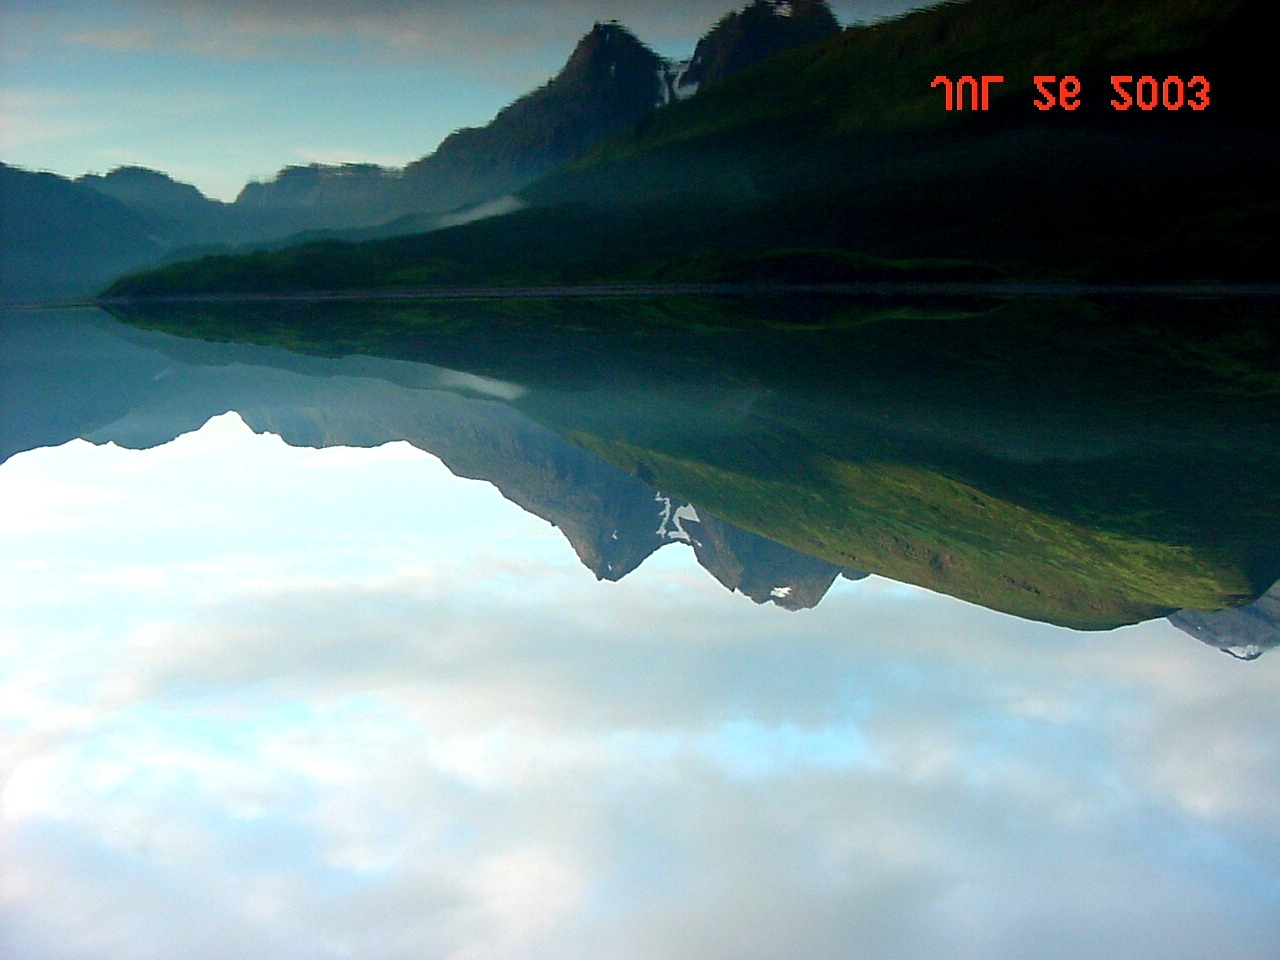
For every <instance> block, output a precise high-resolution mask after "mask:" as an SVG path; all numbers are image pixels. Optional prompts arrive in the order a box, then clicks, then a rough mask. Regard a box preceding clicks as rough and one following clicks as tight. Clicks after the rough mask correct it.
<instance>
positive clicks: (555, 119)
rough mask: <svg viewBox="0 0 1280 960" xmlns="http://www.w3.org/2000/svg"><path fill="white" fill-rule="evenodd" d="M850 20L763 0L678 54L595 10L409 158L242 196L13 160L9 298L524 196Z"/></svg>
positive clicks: (1, 195)
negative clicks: (527, 78)
mask: <svg viewBox="0 0 1280 960" xmlns="http://www.w3.org/2000/svg"><path fill="white" fill-rule="evenodd" d="M838 30H839V24H838V23H837V22H836V20H835V17H834V15H832V13H831V11H830V9H829V8H828V7H827V5H826V2H825V0H794V2H784V0H754V2H752V3H751V4H750V5H748V6H747V7H746V8H744V9H743V10H741V11H737V12H733V13H730V14H727V15H726V16H725V17H724V18H722V19H721V20H720V21H719V22H718V23H717V24H716V25H715V26H713V27H712V28H711V30H710V31H709V32H708V33H707V34H706V35H705V36H704V37H702V39H700V40H699V41H698V44H697V47H696V48H695V50H694V52H693V54H692V56H691V58H690V59H689V60H687V61H681V62H673V61H670V60H667V59H664V58H663V57H661V56H659V55H658V54H657V53H655V52H654V51H653V50H652V49H650V48H649V47H648V46H646V45H645V44H644V43H643V42H641V41H640V40H639V39H638V38H637V37H636V36H635V35H634V34H633V33H631V32H630V31H629V30H627V28H626V27H624V26H622V25H621V24H619V23H616V22H607V23H597V24H596V25H595V26H593V27H592V28H591V30H589V31H588V32H587V33H586V34H585V35H584V36H583V37H582V39H581V40H580V41H579V42H578V44H577V45H576V47H575V48H574V50H573V52H572V53H571V55H570V56H569V58H568V60H567V61H566V62H565V65H564V66H563V67H562V68H561V69H560V70H559V71H558V72H557V73H556V75H555V76H554V77H552V78H551V79H550V80H549V81H548V82H547V83H545V84H543V85H542V86H541V87H539V88H537V89H536V90H533V91H531V92H530V93H528V94H525V95H524V96H522V97H520V98H519V99H517V100H516V101H515V102H513V103H512V104H510V105H509V106H507V107H506V108H504V109H503V110H501V111H499V112H498V114H497V115H496V116H495V117H494V118H493V119H492V120H491V121H490V122H489V123H487V124H485V125H483V126H478V127H470V128H465V129H462V130H457V131H455V132H454V133H452V134H450V135H449V136H448V137H446V138H445V139H444V140H443V141H442V142H441V143H440V145H439V146H438V147H437V149H436V150H435V151H433V152H432V153H430V154H428V155H426V156H424V157H422V158H420V159H418V160H415V161H413V162H412V163H410V164H408V165H407V166H405V167H404V168H402V169H395V168H389V167H381V166H377V165H375V164H369V163H346V164H336V165H329V164H309V165H303V166H287V167H284V168H283V169H281V170H280V171H279V172H278V173H277V174H276V175H275V176H274V177H273V178H271V179H270V180H266V181H260V182H259V181H254V182H250V183H248V184H246V185H245V187H244V188H243V189H242V190H241V192H240V194H239V195H238V196H237V198H236V200H235V201H234V202H232V203H224V202H222V201H218V200H213V199H210V198H209V197H206V196H204V195H203V194H202V193H201V192H200V191H199V190H198V189H197V188H196V187H194V186H192V185H191V184H187V183H182V182H179V181H177V180H175V179H174V178H173V177H170V176H169V175H168V174H166V173H163V172H161V171H157V170H151V169H148V168H144V167H137V166H124V167H117V168H115V169H113V170H111V171H109V172H107V173H105V174H100V173H89V174H85V175H83V176H81V177H79V178H77V179H75V180H74V181H73V180H70V179H68V178H66V177H60V176H56V175H54V174H37V173H34V172H32V171H27V170H21V169H18V168H15V167H8V166H6V167H4V171H3V185H4V190H3V191H0V214H2V215H3V220H4V225H5V229H4V233H3V235H0V267H2V269H0V297H2V298H3V299H6V300H24V299H42V298H52V297H67V296H71V297H75V296H85V295H89V294H92V293H96V292H98V291H99V290H101V289H102V287H103V286H105V285H106V283H108V282H109V281H110V280H111V279H113V278H114V277H116V276H119V275H121V274H123V273H126V272H130V271H133V270H137V269H140V268H143V267H146V266H155V265H159V264H162V263H164V262H166V261H172V260H182V259H189V258H191V257H193V256H199V255H203V254H205V253H210V252H215V251H219V250H221V251H225V250H227V249H234V248H240V247H244V246H262V245H266V246H281V245H287V244H289V243H291V242H294V241H300V240H303V239H312V238H315V237H316V235H317V232H319V234H320V235H321V236H331V235H334V233H335V232H336V233H338V234H340V235H342V236H343V237H344V238H348V239H368V238H371V237H377V236H393V235H397V234H404V233H415V232H420V231H423V230H429V229H433V228H435V227H442V226H450V225H452V224H454V223H457V222H459V221H460V220H466V219H475V218H477V217H483V216H488V215H492V214H495V213H502V212H507V211H509V210H511V209H514V208H516V207H518V206H519V205H520V204H519V203H516V202H514V201H512V202H507V203H503V202H501V198H504V197H509V195H510V194H512V193H513V192H514V191H516V190H519V189H520V188H522V187H524V186H526V185H528V184H529V183H531V182H532V181H534V180H536V179H537V178H539V177H541V176H542V175H544V174H546V173H548V172H549V171H551V170H554V169H556V168H557V167H559V166H560V165H562V164H564V163H565V162H566V161H568V160H570V159H571V158H573V157H574V156H576V155H578V154H580V153H582V152H583V151H584V150H587V149H589V148H591V147H593V146H594V145H596V144H598V143H600V142H602V141H603V140H605V139H607V138H609V137H610V136H613V135H615V134H617V133H618V132H620V131H622V130H624V129H625V128H627V127H629V126H631V125H633V124H635V123H637V122H638V121H640V120H642V119H643V118H644V117H646V116H647V115H649V114H651V113H652V112H653V111H654V110H655V109H658V108H660V107H662V106H664V105H666V104H668V103H670V102H672V101H674V100H677V99H687V98H688V97H690V96H692V95H693V93H694V92H696V91H697V90H698V89H699V88H701V87H703V86H705V85H707V84H709V83H713V82H715V81H718V80H720V79H722V78H724V77H725V76H728V75H730V74H732V73H734V72H737V71H741V70H743V69H746V68H747V67H750V66H752V65H754V64H755V63H758V62H759V61H760V60H762V59H764V58H767V57H769V56H772V55H774V54H776V53H780V52H783V51H786V50H789V49H792V48H794V47H795V46H797V45H800V44H803V43H808V42H810V41H812V40H814V39H819V38H821V37H823V36H826V35H828V34H830V33H832V32H835V31H838ZM55 180H56V181H57V182H56V183H54V182H53V181H55ZM51 192H52V193H51ZM51 195H56V201H55V206H54V208H56V209H57V210H58V215H57V217H56V218H51V217H50V216H49V215H48V211H49V209H51V208H50V206H49V203H50V201H49V200H48V199H47V198H48V197H49V196H51ZM40 197H44V198H46V199H43V200H42V199H38V198H40ZM495 201H498V202H497V203H495ZM460 210H462V211H469V212H465V213H462V214H459V212H458V211H460ZM55 219H56V223H55V222H54V220H55ZM59 225H63V226H65V227H66V229H65V230H62V233H61V234H59V237H60V239H59V240H58V242H56V243H53V242H52V241H50V240H49V239H48V236H46V235H48V234H50V233H51V232H52V233H58V230H60V229H61V227H60V226H59ZM42 238H43V239H42Z"/></svg>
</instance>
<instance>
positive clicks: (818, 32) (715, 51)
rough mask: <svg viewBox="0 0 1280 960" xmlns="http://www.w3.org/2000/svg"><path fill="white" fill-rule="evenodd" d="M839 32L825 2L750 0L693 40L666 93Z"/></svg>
mask: <svg viewBox="0 0 1280 960" xmlns="http://www.w3.org/2000/svg"><path fill="white" fill-rule="evenodd" d="M839 30H840V24H839V22H838V21H837V20H836V18H835V14H833V13H832V12H831V8H830V7H828V6H827V4H826V0H755V2H754V3H752V4H751V5H750V6H748V7H746V8H745V9H743V10H741V11H734V12H732V13H727V14H725V15H724V16H723V17H722V18H721V19H720V21H719V22H718V23H717V24H716V25H715V26H714V27H712V28H711V30H710V31H709V32H708V33H707V35H706V36H704V37H703V38H702V39H701V40H699V41H698V45H697V46H696V47H695V48H694V51H693V56H692V57H691V58H690V59H689V60H688V61H687V62H686V63H683V64H680V66H679V69H678V70H677V72H676V73H675V76H674V77H673V80H672V92H673V94H674V96H675V97H676V98H678V99H684V98H685V97H689V96H692V95H693V94H694V93H696V92H697V90H698V88H699V87H701V86H703V85H705V84H708V83H714V82H715V81H717V80H722V79H724V78H725V77H727V76H729V75H730V74H732V73H737V72H738V71H739V70H745V69H747V68H748V67H753V66H755V65H756V64H757V63H759V62H760V61H762V60H765V59H767V58H768V57H772V56H774V55H776V54H779V53H785V52H786V51H788V50H793V49H795V48H796V47H801V46H804V45H805V44H807V43H813V42H815V41H817V40H821V39H823V38H824V37H829V36H831V34H833V33H838V32H839Z"/></svg>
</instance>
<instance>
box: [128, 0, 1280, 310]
mask: <svg viewBox="0 0 1280 960" xmlns="http://www.w3.org/2000/svg"><path fill="white" fill-rule="evenodd" d="M1263 13H1264V5H1263V4H1262V3H1260V2H1259V0H1236V2H1220V3H1219V2H1213V3H1210V2H1206V0H1127V2H1123V3H1121V2H1117V0H1037V2H1033V0H970V2H967V3H958V4H945V5H942V6H940V7H937V8H933V9H930V10H924V11H920V12H917V13H915V14H912V15H910V16H907V17H904V18H902V19H900V20H897V21H893V22H890V23H886V24H882V25H878V26H875V27H869V28H857V29H850V30H846V31H843V32H842V33H840V34H839V35H836V36H833V37H831V38H830V39H828V40H824V41H822V42H819V43H816V44H812V45H809V46H806V47H803V48H801V49H799V50H796V51H793V52H791V53H789V54H785V55H782V56H779V57H774V58H771V59H769V60H767V61H765V62H763V63H760V64H758V65H757V66H755V67H753V68H751V69H748V70H745V71H743V72H741V73H738V74H734V75H732V76H730V77H728V78H726V79H724V80H723V81H721V82H719V83H716V84H711V85H709V86H708V87H707V88H706V89H705V90H704V91H701V92H700V93H699V94H698V95H697V96H696V97H693V98H692V99H690V100H687V101H684V102H681V103H676V104H672V105H670V106H668V107H666V108H663V109H661V110H659V111H656V112H655V113H653V114H652V115H650V116H649V117H648V118H646V119H644V120H642V121H641V122H640V123H639V124H637V125H636V126H635V127H634V128H633V129H632V130H630V131H628V132H626V133H623V134H622V135H621V136H619V137H616V138H614V139H612V140H609V141H607V142H605V143H603V144H601V145H600V146H598V147H596V148H594V149H593V150H591V151H590V152H588V153H587V154H586V155H585V156H583V157H580V158H579V159H578V160H576V161H575V162H573V163H570V164H569V165H567V166H564V167H562V168H561V169H559V170H558V171H556V172H554V173H552V174H550V175H549V176H547V177H545V178H544V179H542V180H541V181H538V182H536V183H534V184H533V185H531V186H529V187H528V188H526V189H525V190H524V191H523V192H522V193H523V196H524V197H525V198H526V199H527V200H529V201H530V202H531V203H532V204H533V208H532V209H526V210H524V211H521V212H519V213H516V214H512V215H508V216H505V217H499V218H495V219H493V220H489V221H483V222H477V223H471V224H467V225H464V226H459V227H454V228H451V229H448V230H443V231H439V232H436V233H432V234H426V235H420V236H412V237H400V238H394V239H389V240H378V241H373V242H369V243H362V244H344V243H318V244H311V245H307V246H303V247H299V248H296V249H293V250H287V251H280V252H275V253H259V254H251V255H249V256H246V257H222V258H210V259H206V260H202V261H198V262H196V263H193V264H186V265H180V266H174V267H168V268H165V269H163V270H160V271H155V272H153V273H149V274H143V275H140V276H136V277H132V278H126V279H125V280H123V281H121V282H119V283H117V284H116V285H115V286H114V287H112V289H111V290H110V293H111V294H112V295H115V296H143V295H168V294H181V293H191V292H283V291H321V290H351V289H362V288H369V289H382V288H390V287H420V286H453V285H469V284H486V285H489V284H492V285H526V284H545V283H579V282H590V281H601V280H611V281H649V280H686V279H696V280H716V279H740V278H743V277H751V278H771V279H778V280H813V279H822V280H849V279H877V280H880V279H932V278H937V277H948V278H955V277H983V276H994V275H1005V276H1012V277H1019V278H1043V279H1078V280H1138V279H1162V280H1223V281H1242V280H1275V279H1277V276H1278V275H1277V264H1280V247H1278V245H1277V231H1276V226H1277V223H1280V182H1278V181H1277V179H1276V178H1275V176H1274V172H1273V169H1272V168H1273V166H1274V163H1273V160H1272V157H1273V156H1274V155H1275V150H1276V147H1277V145H1278V144H1277V131H1276V128H1275V126H1274V124H1273V123H1271V121H1270V117H1271V114H1272V109H1271V107H1270V105H1269V103H1268V102H1267V98H1268V97H1269V96H1270V90H1271V82H1270V80H1269V79H1268V78H1267V77H1266V76H1265V73H1266V70H1267V67H1266V64H1269V63H1270V61H1271V51H1270V50H1268V49H1266V43H1267V42H1268V41H1267V40H1266V38H1267V37H1269V36H1270V34H1269V33H1268V31H1267V30H1266V29H1264V24H1265V21H1264V19H1263ZM1115 73H1120V74H1132V75H1135V76H1141V75H1144V74H1150V75H1152V76H1155V77H1159V78H1163V77H1165V76H1169V75H1174V76H1182V77H1185V78H1189V77H1191V76H1194V75H1197V74H1199V75H1204V76H1206V77H1209V78H1211V80H1212V98H1211V104H1210V106H1209V108H1208V109H1206V110H1203V111H1199V112H1196V111H1192V110H1190V109H1189V108H1183V109H1181V110H1179V111H1176V112H1174V111H1168V110H1164V109H1163V108H1158V109H1156V110H1153V111H1142V110H1137V109H1132V110H1129V111H1127V112H1118V111H1115V110H1113V109H1112V108H1111V106H1110V101H1111V98H1112V97H1113V95H1114V94H1113V92H1112V90H1111V84H1110V80H1109V78H1110V76H1111V75H1112V74H1115ZM938 74H943V75H947V76H951V77H958V76H961V75H964V74H971V75H975V76H981V75H1001V76H1004V77H1005V81H1004V83H1002V84H998V85H996V86H995V87H993V88H992V99H991V105H990V109H989V110H988V111H986V112H981V111H977V112H975V111H952V112H947V111H946V110H944V109H943V95H942V91H941V90H938V89H932V88H931V87H930V82H931V80H932V78H933V77H934V76H936V75H938ZM1038 74H1050V75H1055V76H1065V75H1067V74H1072V75H1075V76H1077V77H1079V79H1080V81H1081V83H1082V87H1083V93H1082V94H1081V103H1082V106H1081V107H1080V109H1078V110H1075V111H1065V110H1062V109H1055V110H1050V111H1047V112H1042V111H1039V110H1037V109H1036V108H1035V107H1034V106H1033V101H1034V100H1035V98H1036V97H1037V93H1036V89H1035V86H1034V85H1033V83H1032V80H1031V78H1032V77H1033V76H1034V75H1038Z"/></svg>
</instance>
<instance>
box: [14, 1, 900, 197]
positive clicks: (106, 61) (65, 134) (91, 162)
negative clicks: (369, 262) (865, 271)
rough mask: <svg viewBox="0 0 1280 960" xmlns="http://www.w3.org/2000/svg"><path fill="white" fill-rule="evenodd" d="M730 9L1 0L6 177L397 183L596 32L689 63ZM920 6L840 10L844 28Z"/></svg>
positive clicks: (214, 183)
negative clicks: (358, 171) (324, 176)
mask: <svg viewBox="0 0 1280 960" xmlns="http://www.w3.org/2000/svg"><path fill="white" fill-rule="evenodd" d="M744 5H745V3H744V2H739V3H734V2H732V0H540V2H534V0H495V2H486V3H475V2H473V0H303V2H298V0H106V2H92V3H86V2H83V0H0V97H2V99H0V160H3V161H4V162H6V163H11V164H16V165H18V166H22V167H26V168H28V169H36V170H50V171H53V172H56V173H60V174H63V175H66V176H79V175H81V174H83V173H86V172H99V173H101V172H106V171H107V170H109V169H112V168H114V167H116V166H121V165H128V164H137V165H142V166H149V167H152V168H155V169H160V170H164V171H166V172H168V173H170V174H171V175H173V176H175V177H176V178H178V179H180V180H183V181H185V182H189V183H194V184H196V185H197V186H198V187H200V189H202V190H203V191H204V192H205V193H207V194H208V195H210V196H213V197H217V198H220V199H224V200H230V199H234V197H235V195H236V194H237V193H238V192H239V190H240V188H241V187H242V186H243V185H244V183H245V182H247V181H248V180H249V179H251V178H259V179H263V178H269V177H270V176H272V175H273V174H274V173H275V172H276V171H277V170H278V169H279V168H280V167H282V166H285V165H287V164H305V163H315V162H319V163H343V162H373V163H380V164H385V165H392V166H398V165H403V164H404V163H406V162H408V161H410V160H413V159H416V158H417V157H420V156H423V155H425V154H427V153H430V152H431V151H432V150H433V149H434V147H435V146H436V145H437V144H438V143H439V142H440V140H441V139H443V137H445V136H446V135H447V134H448V133H450V132H451V131H453V130H455V129H458V128H459V127H464V126H478V125H482V124H484V123H485V122H487V121H488V120H489V119H490V118H491V117H492V116H493V115H494V114H495V113H496V112H497V111H498V110H499V109H501V108H502V107H503V106H505V105H506V104H508V103H510V102H511V101H512V100H514V99H515V98H516V97H518V96H519V95H521V94H522V93H525V92H528V91H529V90H531V89H533V88H535V87H537V86H538V85H540V84H541V83H543V82H545V81H546V80H547V79H549V78H550V77H551V76H552V75H553V74H554V73H555V72H556V71H557V70H558V69H559V67H560V66H561V65H562V64H563V63H564V61H565V60H566V59H567V57H568V55H569V53H570V51H571V50H572V49H573V46H574V44H575V43H576V41H577V40H578V38H579V37H581V36H582V35H583V34H584V33H586V32H587V30H588V29H590V27H591V24H592V23H594V22H596V21H600V20H609V19H616V20H619V21H620V22H622V23H624V24H626V25H627V26H628V27H630V28H631V29H632V30H633V31H634V32H635V33H636V34H637V35H638V36H639V37H640V38H641V39H642V40H644V41H645V42H646V43H648V44H650V46H652V47H653V48H654V49H656V50H657V51H658V52H659V53H661V54H663V55H665V56H670V57H673V58H681V57H687V56H688V55H689V54H690V53H691V52H692V49H693V45H694V43H695V42H696V41H697V38H698V37H699V36H701V35H702V34H703V33H705V32H706V30H707V29H708V28H709V27H710V25H711V24H713V23H714V22H715V21H716V20H717V19H718V18H719V17H720V16H722V15H723V14H724V13H726V12H728V11H729V10H731V9H735V8H737V7H740V6H744ZM919 5H922V4H921V3H919V0H914V2H913V0H840V2H833V3H832V4H831V6H832V8H833V10H834V11H835V12H836V14H837V16H838V17H839V18H840V20H841V22H843V23H851V22H858V21H866V20H873V19H876V18H880V17H884V16H888V15H893V14H897V13H900V12H902V11H903V10H905V9H908V8H909V7H911V6H919Z"/></svg>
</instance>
